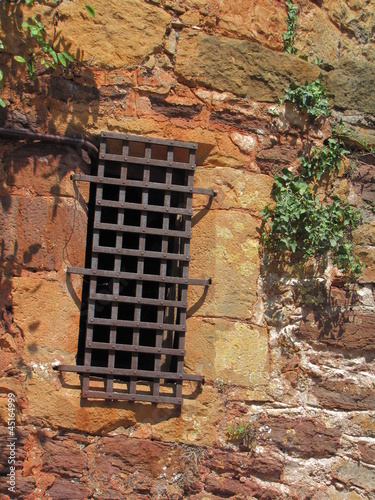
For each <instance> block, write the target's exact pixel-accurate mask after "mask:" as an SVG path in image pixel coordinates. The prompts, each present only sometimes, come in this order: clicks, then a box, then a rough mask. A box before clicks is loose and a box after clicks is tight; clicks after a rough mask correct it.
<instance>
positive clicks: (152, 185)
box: [70, 174, 216, 196]
mask: <svg viewBox="0 0 375 500" xmlns="http://www.w3.org/2000/svg"><path fill="white" fill-rule="evenodd" d="M70 178H71V179H72V180H73V181H83V182H95V183H97V184H113V185H115V186H130V187H140V188H147V189H158V190H160V191H166V192H169V191H177V192H180V193H193V194H207V195H209V196H216V193H215V191H214V190H213V189H206V188H199V187H189V186H180V185H178V184H164V183H162V182H144V181H135V180H131V179H116V178H114V177H102V176H97V175H85V174H72V175H71V176H70Z"/></svg>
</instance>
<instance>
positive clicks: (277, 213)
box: [262, 168, 361, 276]
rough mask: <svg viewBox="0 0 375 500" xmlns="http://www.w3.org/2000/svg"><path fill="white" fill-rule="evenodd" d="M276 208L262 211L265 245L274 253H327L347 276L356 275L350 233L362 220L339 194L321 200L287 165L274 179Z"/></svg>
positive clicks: (304, 180) (311, 255)
mask: <svg viewBox="0 0 375 500" xmlns="http://www.w3.org/2000/svg"><path fill="white" fill-rule="evenodd" d="M272 197H273V198H274V200H275V202H276V204H275V206H274V208H273V209H270V207H269V206H268V205H267V206H266V207H265V208H264V210H263V211H262V215H263V217H264V219H263V222H264V225H265V227H266V229H265V231H264V233H263V236H264V241H265V244H266V247H267V248H268V250H270V251H274V252H280V251H281V252H285V251H287V252H290V253H292V254H296V253H299V254H300V255H301V257H302V260H303V261H305V260H306V259H308V258H309V257H321V256H323V255H325V254H327V252H331V254H332V255H333V261H334V263H335V264H336V265H337V266H338V268H339V269H340V270H341V271H342V272H344V273H345V274H347V275H352V276H357V275H359V274H360V271H361V264H360V262H359V260H358V259H356V258H355V257H354V256H353V246H352V244H351V242H350V235H351V232H352V231H353V229H355V228H356V227H358V225H359V222H360V217H359V212H358V210H357V209H354V208H352V207H350V206H349V205H348V203H346V202H343V201H342V200H341V199H340V198H338V197H337V196H335V197H333V199H332V200H331V201H325V202H324V201H320V200H319V199H318V197H316V196H315V195H314V191H313V189H312V186H311V185H310V184H308V182H307V179H306V178H304V176H303V175H294V174H293V173H292V172H290V171H289V170H288V169H287V168H284V169H283V170H282V172H281V174H280V175H278V176H276V177H275V178H274V186H273V189H272Z"/></svg>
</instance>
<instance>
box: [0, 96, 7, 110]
mask: <svg viewBox="0 0 375 500" xmlns="http://www.w3.org/2000/svg"><path fill="white" fill-rule="evenodd" d="M0 106H1V107H2V108H6V106H7V105H6V104H5V101H4V99H2V98H1V97H0Z"/></svg>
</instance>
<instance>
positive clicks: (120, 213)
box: [58, 133, 213, 404]
mask: <svg viewBox="0 0 375 500" xmlns="http://www.w3.org/2000/svg"><path fill="white" fill-rule="evenodd" d="M196 149H197V144H196V143H187V142H180V141H166V140H161V139H152V138H144V137H138V136H129V135H120V134H113V133H102V135H101V142H100V152H99V165H98V172H97V175H91V176H87V175H86V176H85V175H80V176H74V178H76V179H80V180H86V181H89V182H92V183H94V185H95V186H96V194H95V207H94V217H93V237H92V248H91V267H90V269H81V268H69V270H68V271H69V272H75V273H80V274H84V275H86V276H87V277H88V278H87V279H88V280H89V287H88V289H89V290H88V307H87V320H86V327H85V330H86V331H85V343H84V354H83V365H81V366H79V365H77V366H70V365H62V366H59V367H58V369H59V370H61V371H76V372H78V373H81V374H82V396H83V397H84V398H101V399H115V400H131V401H149V402H153V403H159V402H160V403H162V402H165V403H173V404H182V381H183V380H186V379H188V380H194V381H197V382H200V381H201V380H202V377H200V376H198V375H190V374H184V372H183V365H184V355H185V331H186V311H187V290H188V285H189V284H198V285H208V284H209V283H210V280H204V279H203V280H201V279H189V261H190V238H191V217H192V211H193V210H192V198H193V193H194V192H200V193H202V192H203V193H206V194H209V195H213V193H212V191H210V190H204V189H200V190H197V189H194V188H193V177H194V171H195V168H196V165H195V161H196V160H195V153H196Z"/></svg>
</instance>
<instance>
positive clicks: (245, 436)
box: [227, 421, 255, 450]
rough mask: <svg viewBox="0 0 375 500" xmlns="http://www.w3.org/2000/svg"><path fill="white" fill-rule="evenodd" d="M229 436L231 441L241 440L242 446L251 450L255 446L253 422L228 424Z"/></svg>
mask: <svg viewBox="0 0 375 500" xmlns="http://www.w3.org/2000/svg"><path fill="white" fill-rule="evenodd" d="M227 438H228V440H229V441H237V442H240V445H241V446H244V447H246V448H247V449H248V450H251V449H253V448H254V446H255V428H254V425H253V424H252V423H251V422H242V421H241V422H234V423H233V424H231V425H229V426H228V429H227Z"/></svg>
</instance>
